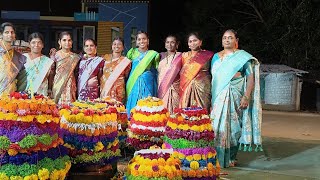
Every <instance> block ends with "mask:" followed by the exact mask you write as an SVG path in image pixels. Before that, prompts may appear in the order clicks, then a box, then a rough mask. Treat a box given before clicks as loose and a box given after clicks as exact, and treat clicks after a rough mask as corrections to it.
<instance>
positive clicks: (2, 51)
mask: <svg viewBox="0 0 320 180" xmlns="http://www.w3.org/2000/svg"><path fill="white" fill-rule="evenodd" d="M15 38H16V33H15V28H14V26H13V24H11V23H9V22H5V23H2V24H1V25H0V96H1V95H3V94H7V93H11V92H14V91H16V90H17V89H18V88H19V89H20V87H19V86H20V85H19V84H23V83H21V81H20V80H19V79H20V78H19V76H20V74H21V73H22V72H25V71H24V64H25V62H26V57H25V56H23V55H22V54H20V53H19V52H17V51H16V50H14V49H13V47H12V46H11V44H12V42H13V41H14V40H15ZM22 74H24V73H22ZM21 88H22V89H24V88H25V87H21Z"/></svg>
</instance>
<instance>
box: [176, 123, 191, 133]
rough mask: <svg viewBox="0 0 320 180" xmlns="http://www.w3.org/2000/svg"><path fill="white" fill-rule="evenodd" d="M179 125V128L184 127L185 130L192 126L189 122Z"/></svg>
mask: <svg viewBox="0 0 320 180" xmlns="http://www.w3.org/2000/svg"><path fill="white" fill-rule="evenodd" d="M178 127H179V129H182V130H185V131H186V130H188V129H190V127H189V126H188V125H187V124H180V125H179V126H178Z"/></svg>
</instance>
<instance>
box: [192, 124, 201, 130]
mask: <svg viewBox="0 0 320 180" xmlns="http://www.w3.org/2000/svg"><path fill="white" fill-rule="evenodd" d="M191 130H192V131H197V132H199V131H200V128H199V126H196V125H193V126H192V127H191Z"/></svg>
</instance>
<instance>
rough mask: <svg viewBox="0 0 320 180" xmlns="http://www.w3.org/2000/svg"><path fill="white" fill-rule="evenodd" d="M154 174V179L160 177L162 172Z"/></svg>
mask: <svg viewBox="0 0 320 180" xmlns="http://www.w3.org/2000/svg"><path fill="white" fill-rule="evenodd" d="M152 174H153V177H155V178H158V177H160V172H159V171H155V172H153V173H152Z"/></svg>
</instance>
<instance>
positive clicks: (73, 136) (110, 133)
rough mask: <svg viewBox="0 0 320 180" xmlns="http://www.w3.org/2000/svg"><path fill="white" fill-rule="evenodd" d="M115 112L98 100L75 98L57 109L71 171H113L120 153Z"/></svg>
mask: <svg viewBox="0 0 320 180" xmlns="http://www.w3.org/2000/svg"><path fill="white" fill-rule="evenodd" d="M117 113H118V112H117V109H116V108H115V107H114V106H110V105H109V104H108V103H106V102H105V101H101V100H98V99H97V100H93V101H86V102H85V101H76V102H74V103H72V104H71V105H70V106H64V107H63V109H61V110H60V114H61V123H60V127H61V129H62V131H63V134H64V135H63V139H64V142H65V144H64V146H66V147H67V148H68V150H69V156H70V157H71V159H72V163H73V165H72V169H71V170H72V172H97V171H98V172H106V173H109V172H110V170H112V171H113V173H115V171H116V164H117V159H118V157H119V156H120V149H119V140H118V129H117V127H118V123H117ZM109 175H110V174H109Z"/></svg>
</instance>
